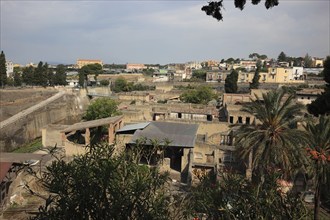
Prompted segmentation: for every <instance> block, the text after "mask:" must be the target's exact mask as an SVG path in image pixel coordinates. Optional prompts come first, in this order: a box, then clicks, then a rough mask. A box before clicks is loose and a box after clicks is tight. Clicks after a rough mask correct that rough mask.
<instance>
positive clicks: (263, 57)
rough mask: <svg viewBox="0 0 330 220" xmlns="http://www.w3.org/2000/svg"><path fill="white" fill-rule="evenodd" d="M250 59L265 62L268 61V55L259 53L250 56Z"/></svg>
mask: <svg viewBox="0 0 330 220" xmlns="http://www.w3.org/2000/svg"><path fill="white" fill-rule="evenodd" d="M249 58H251V59H254V60H259V59H261V60H265V59H267V55H265V54H262V55H260V54H258V53H252V54H250V55H249Z"/></svg>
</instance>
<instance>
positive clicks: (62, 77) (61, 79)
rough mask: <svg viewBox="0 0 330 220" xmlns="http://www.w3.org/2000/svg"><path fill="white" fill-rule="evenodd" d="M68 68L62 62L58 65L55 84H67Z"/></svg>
mask: <svg viewBox="0 0 330 220" xmlns="http://www.w3.org/2000/svg"><path fill="white" fill-rule="evenodd" d="M65 71H66V68H65V66H64V65H62V64H60V65H57V67H56V72H55V75H54V84H55V85H63V86H65V85H67V82H66V72H65Z"/></svg>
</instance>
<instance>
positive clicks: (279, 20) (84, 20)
mask: <svg viewBox="0 0 330 220" xmlns="http://www.w3.org/2000/svg"><path fill="white" fill-rule="evenodd" d="M279 2H280V4H279V6H277V7H275V8H273V9H270V10H266V8H265V7H264V0H262V1H261V3H260V4H259V5H258V6H254V5H252V4H251V0H247V4H246V6H245V9H244V10H243V11H240V10H239V9H236V8H234V3H233V0H227V1H226V0H225V1H224V5H225V9H226V10H225V11H224V20H223V21H220V22H218V21H217V20H215V19H213V18H212V17H210V16H206V15H205V13H204V12H203V11H201V7H202V6H203V5H205V4H206V3H207V1H200V0H195V1H185V0H181V1H177V0H172V1H156V0H153V1H152V0H149V1H138V0H135V1H25V0H19V1H15V0H1V7H0V10H1V11H0V12H1V13H0V16H1V17H0V18H1V30H0V37H1V38H0V40H1V41H0V50H3V51H4V53H5V55H6V59H7V60H11V61H13V62H14V63H20V64H26V63H29V62H34V63H38V62H39V61H44V62H50V63H52V62H56V63H65V64H70V63H75V62H76V60H77V59H79V58H83V59H101V60H103V62H104V63H122V64H124V63H154V64H156V63H160V64H167V63H182V62H187V61H203V60H209V59H213V60H221V59H222V58H229V57H234V58H248V56H249V54H251V53H253V52H257V53H259V54H266V55H268V57H271V58H277V56H278V55H279V53H280V52H281V51H284V52H285V53H286V55H288V56H296V57H298V56H305V54H306V53H308V54H309V55H311V56H315V57H325V56H327V55H330V42H329V41H330V18H329V11H330V3H329V2H330V1H329V0H279Z"/></svg>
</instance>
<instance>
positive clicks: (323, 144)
mask: <svg viewBox="0 0 330 220" xmlns="http://www.w3.org/2000/svg"><path fill="white" fill-rule="evenodd" d="M305 129H306V131H307V137H308V142H307V144H308V148H307V152H308V155H309V157H310V159H311V165H312V167H313V169H314V172H315V201H314V219H318V216H319V210H320V194H321V193H320V192H321V188H322V186H325V185H326V183H327V182H329V180H327V179H326V174H327V172H329V169H330V116H320V118H319V120H318V123H317V124H316V123H314V122H311V121H309V122H307V124H306V126H305Z"/></svg>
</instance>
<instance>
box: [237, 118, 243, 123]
mask: <svg viewBox="0 0 330 220" xmlns="http://www.w3.org/2000/svg"><path fill="white" fill-rule="evenodd" d="M238 123H239V124H242V123H243V119H242V117H241V116H239V117H238Z"/></svg>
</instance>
